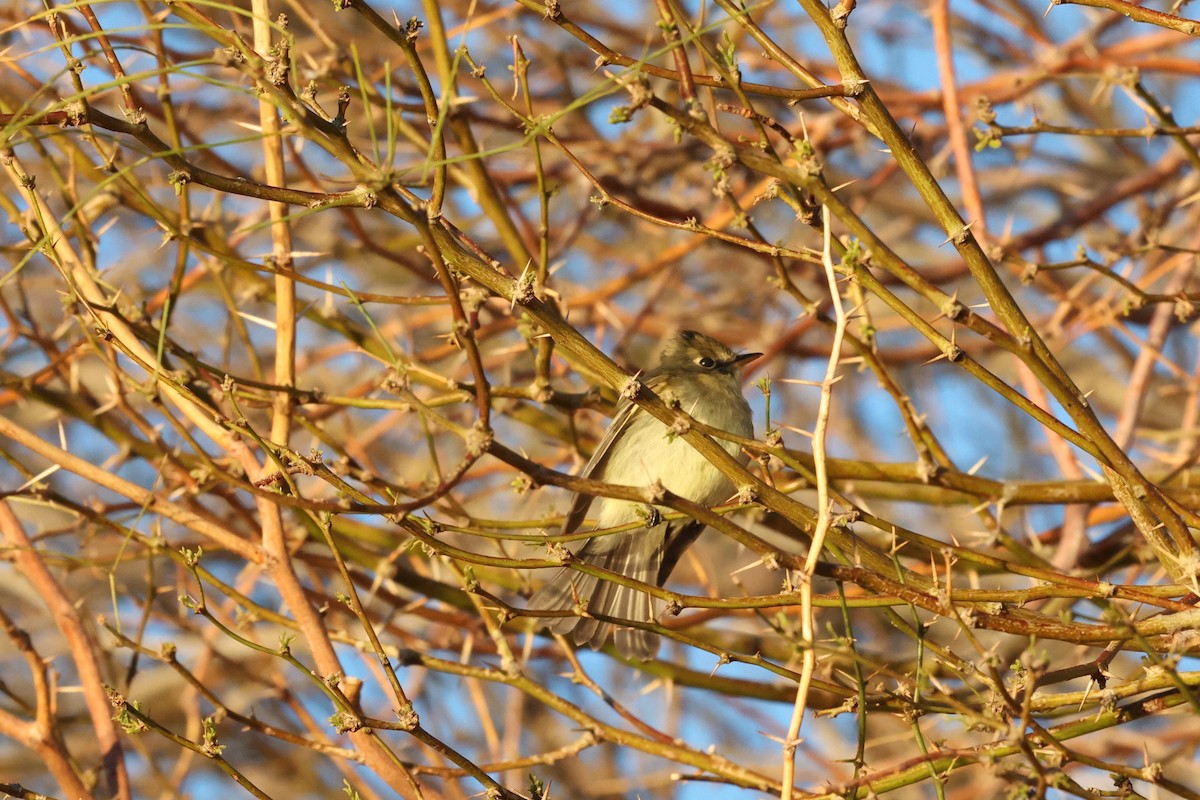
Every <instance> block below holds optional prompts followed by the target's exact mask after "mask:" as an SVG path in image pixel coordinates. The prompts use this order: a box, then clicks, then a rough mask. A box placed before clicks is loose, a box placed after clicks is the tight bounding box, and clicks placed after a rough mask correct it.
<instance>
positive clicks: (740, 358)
mask: <svg viewBox="0 0 1200 800" xmlns="http://www.w3.org/2000/svg"><path fill="white" fill-rule="evenodd" d="M761 356H762V353H740V354H738V355H736V356H734V357H733V359H732V360H731V361H730V362H729V365H730V366H733V367H740V366H741V365H742V364H745V363H746V362H747V361H753V360H754V359H756V358H760V357H761Z"/></svg>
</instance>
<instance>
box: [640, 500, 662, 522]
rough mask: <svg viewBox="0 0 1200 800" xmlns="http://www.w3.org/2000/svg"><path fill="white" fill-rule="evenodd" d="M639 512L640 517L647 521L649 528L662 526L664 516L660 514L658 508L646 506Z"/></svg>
mask: <svg viewBox="0 0 1200 800" xmlns="http://www.w3.org/2000/svg"><path fill="white" fill-rule="evenodd" d="M638 512H639V516H640V517H641V518H642V519H643V520H645V522H646V527H647V528H653V527H654V526H655V525H660V524H662V514H660V513H659V511H658V506H651V505H645V506H642V507H641V508H640V509H639V510H638Z"/></svg>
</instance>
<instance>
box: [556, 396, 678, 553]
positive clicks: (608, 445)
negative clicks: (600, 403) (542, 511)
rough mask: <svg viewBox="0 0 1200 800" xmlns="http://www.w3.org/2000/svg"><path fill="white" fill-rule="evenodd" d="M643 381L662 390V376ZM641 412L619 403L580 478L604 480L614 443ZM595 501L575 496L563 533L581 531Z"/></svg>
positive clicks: (622, 402)
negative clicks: (581, 526) (589, 509)
mask: <svg viewBox="0 0 1200 800" xmlns="http://www.w3.org/2000/svg"><path fill="white" fill-rule="evenodd" d="M642 381H643V383H645V384H646V386H648V387H649V388H650V389H651V390H652V391H654V392H655V393H657V392H659V391H660V390H661V389H662V383H663V379H662V376H661V375H657V374H653V373H651V374H650V375H647V376H645V377H644V378H643V379H642ZM639 410H640V409H639V408H638V406H637V405H636V404H635V403H633V402H631V401H629V400H626V399H624V398H622V399H621V401H620V402H619V403H617V413H616V415H615V416H614V417H613V420H612V422H611V423H609V425H608V430H607V431H605V432H604V438H603V439H601V440H600V444H598V445H596V449H595V451H593V452H592V457H591V458H590V459H588V463H587V466H585V467H584V468H583V472H581V473H579V477H581V478H594V479H596V480H603V479H604V464H605V462H606V461H607V460H608V455H609V452H610V451H611V450H612V446H613V442H615V441H617V440H618V439H620V438H621V436H622V434H624V433H625V431H626V429H628V428H629V423H630V421H632V420H633V415H634V414H636V413H638V411H639ZM595 499H596V498H595V497H594V496H593V495H590V494H584V493H582V492H581V493H579V494H577V495H575V500H574V501H573V502H572V503H571V510H570V512H569V513H568V514H567V519H566V521H565V522H563V527H562V532H563V533H574V532H575V531H577V530H579V526H580V525H582V524H583V521H584V519H586V518H587V512H588V508H590V507H591V505H592V501H593V500H595Z"/></svg>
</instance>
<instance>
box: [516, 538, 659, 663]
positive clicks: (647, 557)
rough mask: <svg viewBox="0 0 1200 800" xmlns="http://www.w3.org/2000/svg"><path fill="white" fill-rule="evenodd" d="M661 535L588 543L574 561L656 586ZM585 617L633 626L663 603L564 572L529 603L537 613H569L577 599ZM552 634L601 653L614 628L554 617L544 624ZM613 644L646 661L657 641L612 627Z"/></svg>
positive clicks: (593, 578)
mask: <svg viewBox="0 0 1200 800" xmlns="http://www.w3.org/2000/svg"><path fill="white" fill-rule="evenodd" d="M663 538H664V537H663V534H662V533H660V532H658V531H655V530H645V531H637V532H635V533H626V534H616V535H614V536H604V537H600V538H597V539H592V540H590V541H589V542H588V543H587V545H585V546H584V548H583V549H582V550H580V551H579V554H578V556H577V558H580V559H582V560H584V561H586V562H587V563H589V564H592V565H594V566H597V567H600V568H602V569H606V570H608V571H609V572H615V573H617V574H620V575H624V576H626V577H629V578H633V579H634V580H638V581H641V582H643V583H649V584H652V585H655V586H657V585H658V578H659V569H660V567H661V565H662V556H663ZM577 599H578V602H579V603H580V604H582V605H584V606H586V608H587V610H588V613H589V614H594V615H598V616H605V617H616V618H618V619H628V620H634V621H637V622H653V621H654V620H656V619H657V618H658V614H659V612H660V607H661V605H662V603H661V602H660V601H658V600H655V599H654V598H653V597H651V596H650V595H648V594H645V593H644V592H639V591H638V590H637V589H632V588H630V587H628V586H622V585H620V584H618V583H614V582H612V581H606V580H602V579H600V578H597V577H596V576H594V575H585V574H584V573H582V572H578V571H576V570H573V569H570V568H569V567H563V568H562V569H561V570H559V572H558V574H556V575H555V576H554V577H553V578H551V579H550V581H549V582H548V583H547V584H546V585H544V586H543V587H542V588H540V589H538V590H537V592H535V593H534V595H533V597H531V598H530V599H529V608H530V609H531V610H536V611H571V610H572V609H573V608H574V607H575V603H576V600H577ZM546 627H547V628H549V629H550V631H551V632H552V633H561V634H564V635H566V634H571V633H573V635H572V639H573V640H574V642H575V644H577V645H583V644H587V645H589V646H591V648H592V649H593V650H599V649H600V648H601V647H603V646H604V642H605V640H607V639H608V633H609V631H610V630H612V629H613V627H614V626H613V624H612V623H610V622H602V621H601V620H599V619H595V618H594V617H591V616H588V617H574V616H571V617H556V618H554V619H552V620H550V621H549V622H547V624H546ZM613 643H614V644H615V645H616V648H617V652H619V653H620V654H621V655H623V656H625V657H626V658H639V659H641V660H643V661H648V660H649V659H651V658H654V656H655V654H656V653H657V652H658V636H657V635H656V634H654V633H651V632H650V631H644V630H641V629H638V628H626V627H624V626H616V633H615V634H614V635H613Z"/></svg>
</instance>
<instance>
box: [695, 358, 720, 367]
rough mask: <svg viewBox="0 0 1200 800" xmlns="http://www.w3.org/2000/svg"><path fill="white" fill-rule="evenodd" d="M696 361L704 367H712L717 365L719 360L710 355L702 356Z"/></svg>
mask: <svg viewBox="0 0 1200 800" xmlns="http://www.w3.org/2000/svg"><path fill="white" fill-rule="evenodd" d="M696 363H697V364H699V365H700V366H702V367H704V368H705V369H712V368H713V367H715V366H716V365H717V362H715V361H713V360H712V359H711V358H709V357H708V356H700V358H697V359H696Z"/></svg>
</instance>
